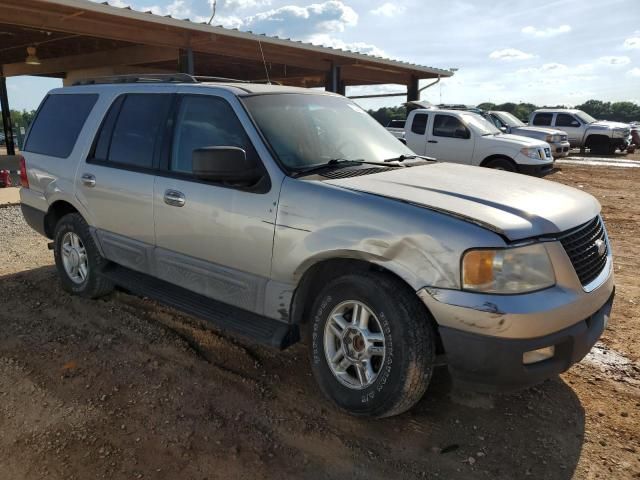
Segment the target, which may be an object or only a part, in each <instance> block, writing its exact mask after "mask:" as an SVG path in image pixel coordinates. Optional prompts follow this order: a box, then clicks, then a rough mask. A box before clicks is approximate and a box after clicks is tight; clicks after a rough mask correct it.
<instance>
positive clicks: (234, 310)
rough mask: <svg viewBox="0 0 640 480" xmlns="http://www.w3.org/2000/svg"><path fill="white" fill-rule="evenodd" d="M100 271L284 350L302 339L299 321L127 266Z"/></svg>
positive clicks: (161, 300)
mask: <svg viewBox="0 0 640 480" xmlns="http://www.w3.org/2000/svg"><path fill="white" fill-rule="evenodd" d="M101 275H103V276H104V277H106V278H108V279H109V280H111V281H112V282H113V283H115V284H116V285H118V286H120V287H122V288H124V289H126V290H128V291H130V292H131V293H134V294H136V295H139V296H144V297H148V298H151V299H153V300H156V301H157V302H159V303H163V304H165V305H168V306H170V307H173V308H175V309H177V310H180V311H182V312H185V313H188V314H190V315H193V316H195V317H199V318H202V319H204V320H207V321H208V322H211V323H212V324H213V325H215V326H216V327H217V328H219V329H220V330H222V331H224V332H230V333H234V334H237V335H240V336H242V337H245V338H247V339H250V340H254V341H256V342H258V343H261V344H263V345H267V346H270V347H275V348H279V349H281V350H283V349H285V348H287V347H289V346H290V345H293V344H294V343H296V342H297V341H298V340H300V333H299V329H298V326H297V325H289V324H287V323H284V322H280V321H278V320H274V319H272V318H268V317H263V316H261V315H258V314H255V313H252V312H249V311H247V310H243V309H241V308H238V307H234V306H232V305H228V304H226V303H222V302H219V301H217V300H213V299H211V298H209V297H205V296H204V295H200V294H197V293H194V292H192V291H190V290H187V289H184V288H182V287H178V286H177V285H173V284H171V283H169V282H165V281H164V280H159V279H157V278H155V277H152V276H150V275H146V274H144V273H140V272H136V271H135V270H131V269H129V268H126V267H122V266H119V265H110V266H109V267H107V268H106V269H105V270H104V271H103V272H102V273H101Z"/></svg>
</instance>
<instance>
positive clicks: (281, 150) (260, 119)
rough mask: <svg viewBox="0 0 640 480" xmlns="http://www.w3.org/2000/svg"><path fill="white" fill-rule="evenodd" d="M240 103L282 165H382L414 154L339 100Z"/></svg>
mask: <svg viewBox="0 0 640 480" xmlns="http://www.w3.org/2000/svg"><path fill="white" fill-rule="evenodd" d="M242 101H243V103H244V104H245V105H246V107H247V109H248V110H249V112H250V113H251V115H252V116H253V119H254V120H255V122H256V124H257V126H258V128H259V129H260V130H261V131H262V134H263V135H264V136H265V137H266V139H267V141H268V142H269V144H271V147H272V148H273V150H275V153H276V154H277V156H278V158H279V159H280V161H281V162H282V163H283V164H284V166H285V167H287V168H289V169H292V170H301V169H305V168H309V167H312V166H316V165H322V164H326V163H327V162H329V161H330V160H366V161H369V162H383V161H384V160H385V159H388V158H394V157H399V156H400V155H413V152H412V151H411V150H409V149H408V148H407V147H405V146H404V145H403V144H402V143H401V142H400V141H398V139H397V138H395V137H394V136H393V135H391V133H389V132H388V131H387V130H386V129H385V128H384V127H383V126H382V125H380V124H379V123H378V122H377V121H376V120H375V119H374V118H373V117H372V116H371V115H369V114H368V113H367V112H365V111H364V110H362V109H361V108H360V107H358V106H357V105H356V104H355V103H353V102H351V101H350V100H347V99H345V98H342V97H333V96H330V95H313V94H290V93H285V94H273V95H256V96H251V97H245V98H242Z"/></svg>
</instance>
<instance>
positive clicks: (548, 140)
mask: <svg viewBox="0 0 640 480" xmlns="http://www.w3.org/2000/svg"><path fill="white" fill-rule="evenodd" d="M544 141H545V142H547V143H551V142H553V135H547V136H546V137H544Z"/></svg>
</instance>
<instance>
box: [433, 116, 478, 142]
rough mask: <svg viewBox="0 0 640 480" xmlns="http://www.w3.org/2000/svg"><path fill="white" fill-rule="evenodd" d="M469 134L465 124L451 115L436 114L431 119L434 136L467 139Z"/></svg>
mask: <svg viewBox="0 0 640 480" xmlns="http://www.w3.org/2000/svg"><path fill="white" fill-rule="evenodd" d="M469 135H470V133H469V130H468V129H467V126H466V125H465V124H464V123H462V121H461V120H460V119H458V118H456V117H452V116H451V115H436V117H435V119H434V121H433V136H434V137H450V138H459V139H467V138H469Z"/></svg>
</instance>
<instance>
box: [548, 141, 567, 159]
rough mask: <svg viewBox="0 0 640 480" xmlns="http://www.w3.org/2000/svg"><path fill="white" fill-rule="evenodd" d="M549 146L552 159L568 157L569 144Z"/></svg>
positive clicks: (561, 143) (559, 143)
mask: <svg viewBox="0 0 640 480" xmlns="http://www.w3.org/2000/svg"><path fill="white" fill-rule="evenodd" d="M550 145H551V154H552V155H553V158H562V157H566V156H567V155H569V150H571V144H570V143H569V142H556V143H551V144H550Z"/></svg>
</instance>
